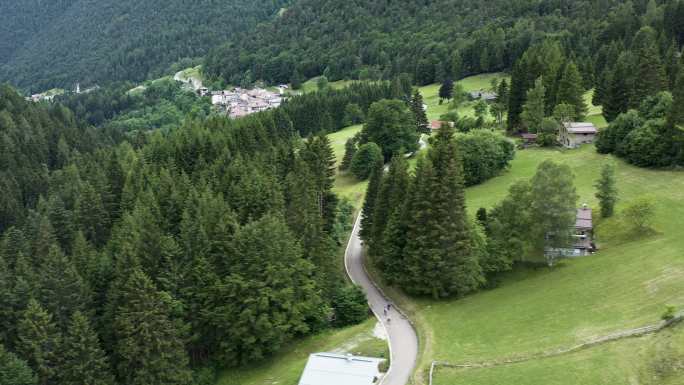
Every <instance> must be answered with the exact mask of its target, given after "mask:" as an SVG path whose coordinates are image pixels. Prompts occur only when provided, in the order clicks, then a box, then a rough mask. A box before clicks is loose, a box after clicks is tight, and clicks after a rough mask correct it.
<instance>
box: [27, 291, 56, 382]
mask: <svg viewBox="0 0 684 385" xmlns="http://www.w3.org/2000/svg"><path fill="white" fill-rule="evenodd" d="M60 343H61V336H60V333H59V330H58V329H57V326H56V325H55V324H54V323H53V322H52V316H51V315H50V313H48V312H47V311H46V310H45V309H43V307H42V306H40V304H39V303H38V302H36V301H35V300H30V301H29V303H28V307H27V308H26V310H25V311H24V315H23V317H22V319H21V320H20V321H19V325H18V341H17V348H16V350H17V352H18V353H19V356H20V357H21V358H23V359H24V360H26V362H27V363H28V364H29V366H30V367H31V368H32V369H33V371H34V372H35V373H36V375H37V376H38V384H40V385H47V384H53V383H56V380H57V375H58V364H59V360H60V355H59V350H58V349H59V346H60Z"/></svg>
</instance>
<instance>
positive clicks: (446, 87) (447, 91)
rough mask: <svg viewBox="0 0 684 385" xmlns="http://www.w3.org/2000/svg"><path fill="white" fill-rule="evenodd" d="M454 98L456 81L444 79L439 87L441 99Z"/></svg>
mask: <svg viewBox="0 0 684 385" xmlns="http://www.w3.org/2000/svg"><path fill="white" fill-rule="evenodd" d="M453 96H454V81H453V80H451V79H450V78H446V79H444V81H443V82H442V85H441V86H440V87H439V98H440V99H445V100H449V99H451V98H452V97H453Z"/></svg>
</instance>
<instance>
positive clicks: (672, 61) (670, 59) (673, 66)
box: [665, 40, 680, 89]
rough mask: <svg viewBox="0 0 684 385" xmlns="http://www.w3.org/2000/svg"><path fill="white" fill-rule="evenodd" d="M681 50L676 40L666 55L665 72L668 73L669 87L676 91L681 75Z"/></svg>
mask: <svg viewBox="0 0 684 385" xmlns="http://www.w3.org/2000/svg"><path fill="white" fill-rule="evenodd" d="M679 54H680V52H679V48H678V46H677V42H675V41H674V40H673V41H672V43H671V44H670V46H669V47H668V49H667V52H666V54H665V72H666V73H667V80H668V87H669V88H670V89H674V86H675V83H676V82H677V75H678V73H679V62H680V57H679Z"/></svg>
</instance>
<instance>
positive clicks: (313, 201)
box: [285, 159, 337, 295]
mask: <svg viewBox="0 0 684 385" xmlns="http://www.w3.org/2000/svg"><path fill="white" fill-rule="evenodd" d="M285 185H286V188H285V192H286V194H285V195H286V198H285V201H286V204H285V218H286V220H287V223H288V225H289V228H290V230H291V231H292V233H293V234H296V235H297V238H298V241H299V243H300V245H301V246H302V249H303V254H304V257H305V258H306V259H307V260H309V261H311V263H313V265H314V266H316V270H315V272H314V276H315V277H316V282H317V283H318V286H319V287H321V288H323V289H324V291H325V294H326V295H329V294H331V292H332V288H333V286H335V284H336V283H337V279H336V278H337V270H335V264H334V263H332V261H331V260H330V256H331V255H334V252H333V251H332V249H333V244H332V238H330V236H329V235H328V233H327V232H326V231H325V230H324V222H323V217H322V216H321V212H320V208H319V199H318V196H319V195H318V189H317V187H316V184H315V178H314V177H312V175H311V171H310V170H309V168H308V167H307V164H306V163H305V162H304V161H303V160H301V159H297V160H296V162H295V166H294V170H293V171H292V172H291V173H290V174H289V175H288V176H287V177H286V178H285Z"/></svg>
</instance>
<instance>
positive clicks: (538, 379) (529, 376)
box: [436, 325, 684, 385]
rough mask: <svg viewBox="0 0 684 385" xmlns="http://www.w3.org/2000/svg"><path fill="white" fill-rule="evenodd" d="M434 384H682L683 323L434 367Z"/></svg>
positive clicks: (683, 367) (683, 361)
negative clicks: (518, 356)
mask: <svg viewBox="0 0 684 385" xmlns="http://www.w3.org/2000/svg"><path fill="white" fill-rule="evenodd" d="M436 378H437V379H438V380H437V382H436V383H437V384H468V385H508V384H516V385H526V384H545V385H567V384H573V385H596V384H602V385H603V384H606V385H613V384H615V385H618V384H619V385H622V384H640V385H681V384H682V383H684V326H681V325H680V326H677V327H676V328H675V329H673V330H667V331H664V332H661V333H660V334H657V335H648V336H644V337H639V338H632V339H626V340H621V341H616V342H612V343H608V344H606V345H602V346H598V347H595V348H592V349H588V350H583V351H580V352H577V353H573V354H569V355H566V356H559V357H553V358H548V359H542V360H536V361H529V362H524V363H520V364H514V365H509V366H502V367H496V368H489V369H450V368H438V369H437V371H436Z"/></svg>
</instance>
